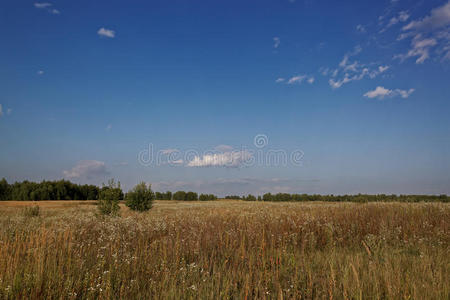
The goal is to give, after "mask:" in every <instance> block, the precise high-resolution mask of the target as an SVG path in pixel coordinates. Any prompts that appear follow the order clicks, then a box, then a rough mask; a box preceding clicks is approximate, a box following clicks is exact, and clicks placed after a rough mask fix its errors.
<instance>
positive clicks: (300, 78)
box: [287, 75, 306, 84]
mask: <svg viewBox="0 0 450 300" xmlns="http://www.w3.org/2000/svg"><path fill="white" fill-rule="evenodd" d="M305 78H306V75H297V76H293V77H291V78H289V80H288V82H287V83H288V84H294V83H299V84H300V83H302V81H303V80H304V79H305Z"/></svg>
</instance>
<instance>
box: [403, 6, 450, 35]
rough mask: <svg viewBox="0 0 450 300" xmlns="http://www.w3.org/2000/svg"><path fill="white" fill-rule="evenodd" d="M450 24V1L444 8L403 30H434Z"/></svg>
mask: <svg viewBox="0 0 450 300" xmlns="http://www.w3.org/2000/svg"><path fill="white" fill-rule="evenodd" d="M449 24H450V1H448V2H447V3H446V4H444V5H443V6H440V7H437V8H434V9H432V10H431V13H430V15H428V16H426V17H425V18H423V19H421V20H416V21H412V22H410V23H409V24H408V25H406V26H404V27H403V30H404V31H406V30H419V31H426V30H433V29H437V28H441V27H444V26H447V25H449Z"/></svg>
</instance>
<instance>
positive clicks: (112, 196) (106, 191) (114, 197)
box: [98, 179, 123, 215]
mask: <svg viewBox="0 0 450 300" xmlns="http://www.w3.org/2000/svg"><path fill="white" fill-rule="evenodd" d="M122 199H123V192H122V189H121V187H120V182H119V181H118V182H117V183H116V182H115V181H114V179H110V180H109V181H108V185H107V186H105V185H103V188H102V189H101V190H100V193H99V197H98V209H99V211H100V213H101V214H103V215H117V214H118V213H119V209H120V206H119V201H120V200H122Z"/></svg>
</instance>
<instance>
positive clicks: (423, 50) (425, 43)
mask: <svg viewBox="0 0 450 300" xmlns="http://www.w3.org/2000/svg"><path fill="white" fill-rule="evenodd" d="M437 44H438V42H437V40H436V39H434V38H423V36H422V35H421V34H418V35H416V36H415V37H414V38H413V39H412V41H411V49H410V50H409V51H408V52H407V53H405V54H397V55H395V56H394V59H395V58H398V59H400V60H401V61H404V60H406V59H408V58H410V57H417V59H416V64H423V63H424V62H425V60H427V59H428V58H430V51H431V48H433V47H434V46H436V45H437Z"/></svg>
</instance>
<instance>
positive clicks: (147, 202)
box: [125, 182, 161, 211]
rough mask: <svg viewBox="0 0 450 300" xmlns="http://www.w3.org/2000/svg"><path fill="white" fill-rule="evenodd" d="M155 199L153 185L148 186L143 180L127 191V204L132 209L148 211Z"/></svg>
mask: <svg viewBox="0 0 450 300" xmlns="http://www.w3.org/2000/svg"><path fill="white" fill-rule="evenodd" d="M159 194H161V193H159ZM154 199H155V194H154V193H153V192H152V189H151V185H148V186H147V184H145V182H141V183H139V184H137V185H136V186H135V187H134V188H133V189H132V190H130V191H129V192H128V193H127V195H126V197H125V204H126V205H127V206H128V207H129V208H130V209H132V210H137V211H147V210H149V209H151V208H152V206H153V200H154Z"/></svg>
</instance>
